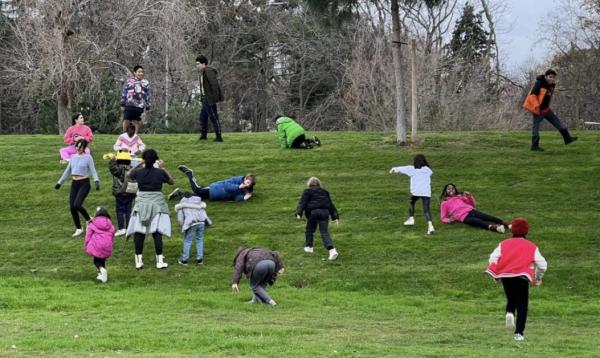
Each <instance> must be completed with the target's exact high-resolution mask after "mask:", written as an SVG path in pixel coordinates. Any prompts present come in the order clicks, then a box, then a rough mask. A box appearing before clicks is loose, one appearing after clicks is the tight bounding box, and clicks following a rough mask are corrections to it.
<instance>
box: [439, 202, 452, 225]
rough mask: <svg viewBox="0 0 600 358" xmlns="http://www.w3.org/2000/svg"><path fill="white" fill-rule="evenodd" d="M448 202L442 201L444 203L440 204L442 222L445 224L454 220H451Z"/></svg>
mask: <svg viewBox="0 0 600 358" xmlns="http://www.w3.org/2000/svg"><path fill="white" fill-rule="evenodd" d="M447 206H448V205H447V202H445V201H442V204H441V205H440V220H442V222H443V223H444V224H450V223H452V221H450V218H449V215H448V209H447Z"/></svg>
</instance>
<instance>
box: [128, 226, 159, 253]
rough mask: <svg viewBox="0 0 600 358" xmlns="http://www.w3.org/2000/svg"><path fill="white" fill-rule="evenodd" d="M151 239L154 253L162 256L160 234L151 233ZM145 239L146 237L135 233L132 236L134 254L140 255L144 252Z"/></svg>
mask: <svg viewBox="0 0 600 358" xmlns="http://www.w3.org/2000/svg"><path fill="white" fill-rule="evenodd" d="M152 238H153V239H154V251H156V254H157V255H162V251H163V242H162V235H161V233H159V232H158V231H157V232H153V233H152ZM145 239H146V235H144V234H140V233H139V232H136V233H135V234H134V235H133V244H134V246H135V254H136V255H141V254H142V253H143V252H144V240H145Z"/></svg>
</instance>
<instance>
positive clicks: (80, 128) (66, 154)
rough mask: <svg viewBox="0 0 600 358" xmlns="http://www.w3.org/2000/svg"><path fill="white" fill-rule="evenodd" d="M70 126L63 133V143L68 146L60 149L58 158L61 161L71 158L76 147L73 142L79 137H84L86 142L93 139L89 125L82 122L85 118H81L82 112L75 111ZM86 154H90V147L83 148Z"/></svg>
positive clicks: (75, 151)
mask: <svg viewBox="0 0 600 358" xmlns="http://www.w3.org/2000/svg"><path fill="white" fill-rule="evenodd" d="M71 122H72V124H73V125H72V126H70V127H69V129H67V132H66V133H65V143H67V144H68V145H69V146H68V147H65V148H61V149H60V151H59V152H60V158H61V162H68V161H69V159H71V156H73V155H75V154H76V153H77V149H76V148H75V143H77V141H79V140H80V139H85V140H86V141H87V142H88V143H91V142H92V140H94V134H93V133H92V130H91V129H90V127H88V126H86V125H85V124H83V123H84V122H85V119H84V118H83V114H81V113H75V114H74V115H73V118H72V120H71ZM85 153H86V154H90V149H89V148H86V149H85Z"/></svg>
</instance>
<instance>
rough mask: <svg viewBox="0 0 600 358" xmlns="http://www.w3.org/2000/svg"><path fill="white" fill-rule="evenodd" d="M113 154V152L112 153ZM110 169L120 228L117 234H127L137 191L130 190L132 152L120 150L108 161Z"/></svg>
mask: <svg viewBox="0 0 600 358" xmlns="http://www.w3.org/2000/svg"><path fill="white" fill-rule="evenodd" d="M111 156H112V154H111ZM108 170H109V171H110V174H112V176H113V185H112V194H113V195H114V196H115V212H116V213H117V225H118V228H119V230H118V231H117V234H116V235H117V236H121V235H125V231H126V228H127V224H129V218H130V217H131V206H132V204H133V199H134V198H135V193H132V192H129V191H131V190H129V191H128V189H127V187H128V185H127V184H128V180H129V179H127V178H126V176H125V175H126V174H127V173H128V172H129V170H131V154H129V153H128V152H119V153H117V155H116V157H112V158H111V159H110V160H109V162H108Z"/></svg>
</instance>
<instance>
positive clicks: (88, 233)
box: [83, 225, 94, 248]
mask: <svg viewBox="0 0 600 358" xmlns="http://www.w3.org/2000/svg"><path fill="white" fill-rule="evenodd" d="M93 234H94V226H93V225H88V226H87V227H86V228H85V242H84V244H83V247H84V248H87V246H88V244H89V243H90V241H91V240H92V235H93Z"/></svg>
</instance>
